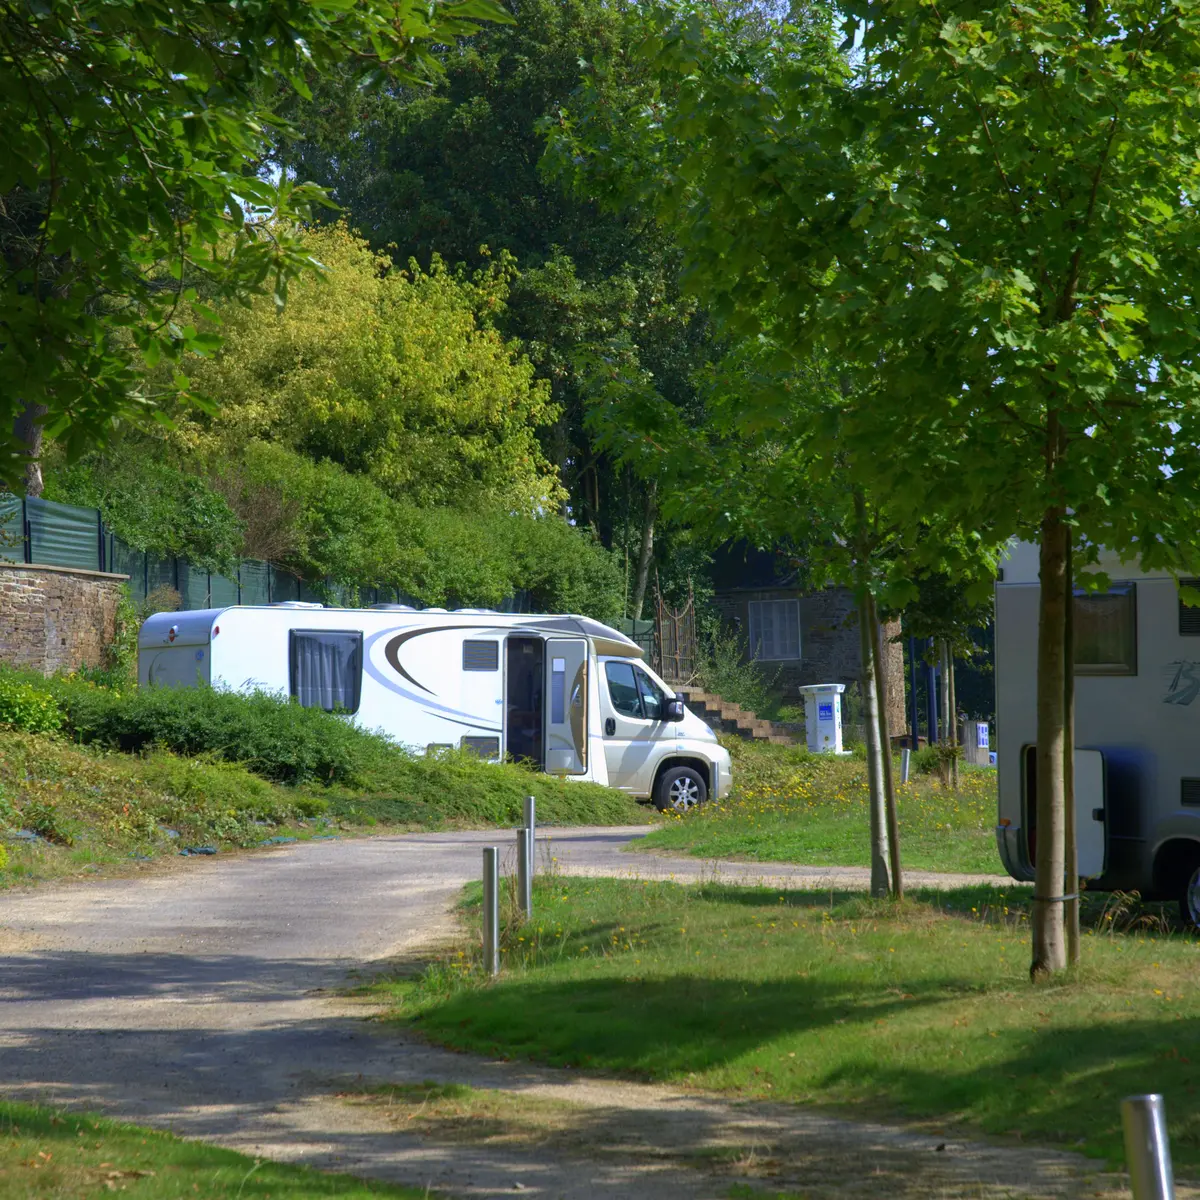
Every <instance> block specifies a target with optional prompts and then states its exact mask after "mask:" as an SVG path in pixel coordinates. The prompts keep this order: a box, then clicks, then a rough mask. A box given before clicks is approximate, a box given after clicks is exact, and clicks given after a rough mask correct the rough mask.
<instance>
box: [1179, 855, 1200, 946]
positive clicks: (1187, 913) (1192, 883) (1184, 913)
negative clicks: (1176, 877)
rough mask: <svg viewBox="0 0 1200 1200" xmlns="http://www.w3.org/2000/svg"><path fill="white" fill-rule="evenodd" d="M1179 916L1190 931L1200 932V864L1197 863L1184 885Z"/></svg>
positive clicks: (1180, 898)
mask: <svg viewBox="0 0 1200 1200" xmlns="http://www.w3.org/2000/svg"><path fill="white" fill-rule="evenodd" d="M1179 915H1180V916H1181V917H1182V918H1183V923H1184V924H1185V925H1187V926H1188V927H1189V928H1190V929H1196V930H1200V863H1197V864H1196V866H1194V867H1193V868H1192V870H1191V872H1190V874H1189V875H1188V876H1187V878H1186V880H1185V881H1184V884H1183V892H1182V893H1181V895H1180V897H1179Z"/></svg>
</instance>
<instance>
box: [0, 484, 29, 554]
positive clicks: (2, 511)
mask: <svg viewBox="0 0 1200 1200" xmlns="http://www.w3.org/2000/svg"><path fill="white" fill-rule="evenodd" d="M0 558H3V559H7V560H8V561H9V562H24V561H25V509H24V507H23V505H22V504H21V497H20V496H11V495H8V496H0Z"/></svg>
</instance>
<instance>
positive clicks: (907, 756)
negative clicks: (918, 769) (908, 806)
mask: <svg viewBox="0 0 1200 1200" xmlns="http://www.w3.org/2000/svg"><path fill="white" fill-rule="evenodd" d="M911 767H912V751H911V750H910V749H909V748H908V747H907V746H905V747H904V749H903V750H901V751H900V782H901V783H907V782H908V772H909V769H910V768H911Z"/></svg>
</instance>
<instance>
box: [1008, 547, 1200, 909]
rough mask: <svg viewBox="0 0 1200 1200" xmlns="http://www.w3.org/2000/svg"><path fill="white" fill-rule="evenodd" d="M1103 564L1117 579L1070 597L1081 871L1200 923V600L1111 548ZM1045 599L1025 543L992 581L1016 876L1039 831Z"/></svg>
mask: <svg viewBox="0 0 1200 1200" xmlns="http://www.w3.org/2000/svg"><path fill="white" fill-rule="evenodd" d="M1100 567H1101V569H1102V570H1103V571H1104V572H1105V574H1106V575H1107V576H1108V578H1109V580H1110V581H1111V585H1110V587H1109V589H1108V590H1107V591H1106V592H1092V593H1085V592H1083V591H1082V590H1077V591H1076V595H1075V599H1074V604H1075V609H1074V620H1075V745H1076V772H1075V773H1076V789H1075V792H1076V828H1077V830H1078V843H1079V867H1080V874H1081V875H1083V876H1084V877H1085V878H1087V879H1088V886H1089V888H1096V889H1098V890H1114V889H1120V890H1123V891H1133V890H1136V891H1138V892H1140V893H1141V894H1142V896H1143V897H1146V898H1147V899H1150V898H1153V899H1173V900H1177V901H1178V902H1179V906H1180V912H1181V915H1182V917H1183V919H1184V921H1185V922H1187V923H1188V924H1189V925H1191V926H1193V927H1195V928H1200V607H1192V606H1190V605H1186V604H1184V603H1183V600H1182V597H1181V594H1180V588H1179V585H1178V584H1177V583H1176V581H1175V580H1174V579H1173V578H1172V577H1171V576H1170V575H1168V574H1166V573H1165V572H1152V571H1151V572H1147V571H1144V570H1143V569H1142V568H1141V567H1139V566H1137V565H1136V564H1132V563H1128V562H1123V561H1121V560H1120V559H1118V558H1116V557H1115V556H1113V555H1110V554H1103V553H1102V555H1101V562H1100ZM1183 582H1185V583H1191V584H1192V585H1193V586H1195V587H1196V588H1197V590H1200V580H1195V581H1193V580H1185V581H1183ZM1038 598H1039V584H1038V551H1037V547H1036V546H1035V545H1031V544H1029V543H1018V544H1017V545H1015V546H1014V547H1013V549H1012V551H1011V553H1010V554H1009V557H1008V559H1007V561H1006V562H1005V564H1004V568H1003V574H1002V576H1001V578H1000V581H999V582H998V583H997V585H996V730H997V739H998V742H999V748H998V752H997V767H998V769H999V822H998V825H997V829H996V839H997V843H998V846H999V850H1000V857H1001V859H1002V860H1003V862H1004V866H1005V868H1006V869H1007V871H1008V872H1009V874H1010V875H1012V876H1013V878H1014V879H1020V880H1032V879H1033V861H1034V854H1035V847H1036V844H1037V825H1036V810H1037V794H1036V787H1037V779H1036V771H1035V768H1034V754H1035V751H1036V741H1037V643H1038Z"/></svg>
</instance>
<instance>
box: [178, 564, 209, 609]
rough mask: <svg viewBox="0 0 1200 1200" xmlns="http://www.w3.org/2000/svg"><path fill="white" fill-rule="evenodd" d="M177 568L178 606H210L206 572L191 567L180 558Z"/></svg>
mask: <svg viewBox="0 0 1200 1200" xmlns="http://www.w3.org/2000/svg"><path fill="white" fill-rule="evenodd" d="M177 565H178V570H179V607H180V608H184V609H194V608H211V607H212V606H211V605H210V604H209V602H208V572H207V571H203V570H200V569H199V568H197V567H193V566H192V565H191V563H186V562H184V561H183V560H182V559H180V560H179V562H178V564H177Z"/></svg>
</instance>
